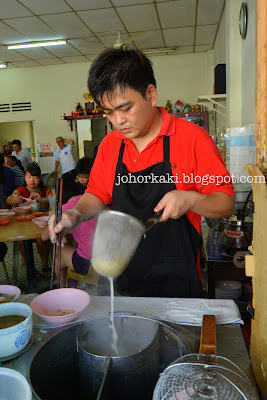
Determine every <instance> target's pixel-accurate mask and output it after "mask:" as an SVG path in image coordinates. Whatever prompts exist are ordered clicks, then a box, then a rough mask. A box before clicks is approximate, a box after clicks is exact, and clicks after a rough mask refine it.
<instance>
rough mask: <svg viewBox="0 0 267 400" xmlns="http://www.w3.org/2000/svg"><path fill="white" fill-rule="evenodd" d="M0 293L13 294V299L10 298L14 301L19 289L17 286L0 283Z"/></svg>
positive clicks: (18, 294)
mask: <svg viewBox="0 0 267 400" xmlns="http://www.w3.org/2000/svg"><path fill="white" fill-rule="evenodd" d="M0 293H2V294H9V295H11V296H12V295H15V297H14V299H12V300H11V301H15V300H17V298H18V297H19V296H20V294H21V290H20V289H19V288H18V287H17V286H12V285H0Z"/></svg>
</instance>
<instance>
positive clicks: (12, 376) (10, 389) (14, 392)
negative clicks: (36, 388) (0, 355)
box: [0, 368, 32, 400]
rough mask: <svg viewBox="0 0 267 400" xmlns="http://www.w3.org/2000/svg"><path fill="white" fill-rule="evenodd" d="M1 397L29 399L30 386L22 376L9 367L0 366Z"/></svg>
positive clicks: (17, 399) (8, 399)
mask: <svg viewBox="0 0 267 400" xmlns="http://www.w3.org/2000/svg"><path fill="white" fill-rule="evenodd" d="M0 388H1V399H5V400H31V399H32V391H31V387H30V385H29V383H28V381H27V379H26V378H24V376H23V375H22V374H21V373H19V372H17V371H15V370H14V369H11V368H0Z"/></svg>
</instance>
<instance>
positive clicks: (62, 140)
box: [57, 138, 65, 149]
mask: <svg viewBox="0 0 267 400" xmlns="http://www.w3.org/2000/svg"><path fill="white" fill-rule="evenodd" d="M57 144H58V145H59V147H60V148H61V149H63V148H64V147H65V143H64V139H63V138H58V139H57Z"/></svg>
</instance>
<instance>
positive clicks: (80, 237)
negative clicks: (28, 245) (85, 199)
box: [41, 195, 97, 287]
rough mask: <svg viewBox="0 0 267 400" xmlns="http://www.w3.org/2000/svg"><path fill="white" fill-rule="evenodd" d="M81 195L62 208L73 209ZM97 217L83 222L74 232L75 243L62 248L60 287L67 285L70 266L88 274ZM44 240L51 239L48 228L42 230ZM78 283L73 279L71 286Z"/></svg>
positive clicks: (80, 272) (76, 270)
mask: <svg viewBox="0 0 267 400" xmlns="http://www.w3.org/2000/svg"><path fill="white" fill-rule="evenodd" d="M80 198H81V195H80V196H75V197H73V198H72V199H70V200H69V201H68V202H67V203H66V204H63V206H62V210H63V211H64V210H70V209H72V208H73V207H74V206H75V205H76V204H77V202H78V201H79V200H80ZM96 224H97V218H92V219H90V221H86V222H83V223H82V224H81V225H80V226H79V227H78V228H77V229H75V230H74V231H73V232H72V236H73V239H74V240H75V242H76V245H74V244H65V246H64V247H63V248H62V249H61V265H60V287H66V277H67V269H68V268H70V269H72V270H74V271H75V272H77V273H79V274H83V275H86V274H87V273H88V270H89V267H90V260H91V258H92V247H93V239H94V234H95V228H96ZM41 237H42V240H48V239H49V233H48V228H46V229H44V230H43V232H42V236H41ZM77 284H78V282H77V281H76V280H72V282H71V287H75V286H76V285H77Z"/></svg>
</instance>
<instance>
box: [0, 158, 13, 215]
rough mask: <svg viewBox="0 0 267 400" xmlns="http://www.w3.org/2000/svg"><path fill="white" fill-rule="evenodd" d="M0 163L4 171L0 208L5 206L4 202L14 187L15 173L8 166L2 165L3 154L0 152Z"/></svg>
mask: <svg viewBox="0 0 267 400" xmlns="http://www.w3.org/2000/svg"><path fill="white" fill-rule="evenodd" d="M0 164H1V169H2V170H3V173H4V183H3V186H2V202H1V207H0V208H2V207H4V208H5V206H6V204H5V203H6V199H7V197H8V196H10V195H11V194H12V193H13V191H14V190H15V188H16V186H15V175H14V173H13V172H12V171H11V169H10V168H8V167H7V166H5V165H3V164H4V156H3V155H2V154H0ZM0 175H1V174H0ZM0 179H1V178H0Z"/></svg>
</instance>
